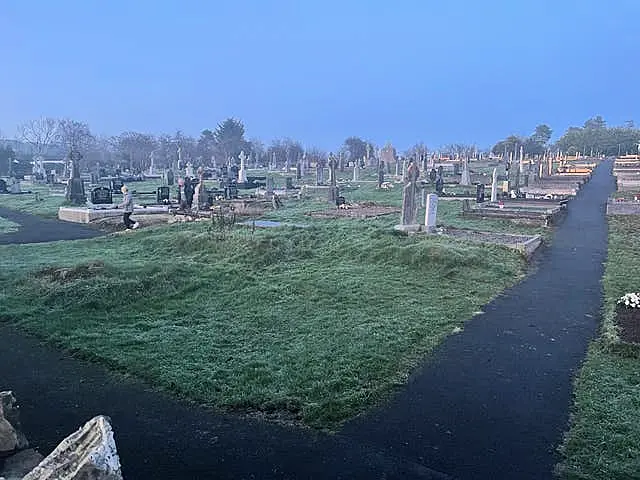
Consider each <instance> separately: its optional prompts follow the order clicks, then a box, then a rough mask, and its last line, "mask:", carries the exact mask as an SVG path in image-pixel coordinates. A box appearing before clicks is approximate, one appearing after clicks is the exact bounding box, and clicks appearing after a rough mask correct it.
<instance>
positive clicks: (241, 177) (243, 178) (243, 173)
mask: <svg viewBox="0 0 640 480" xmlns="http://www.w3.org/2000/svg"><path fill="white" fill-rule="evenodd" d="M239 158H240V170H239V171H238V183H247V167H246V161H247V156H246V155H245V153H244V151H242V152H240V157H239Z"/></svg>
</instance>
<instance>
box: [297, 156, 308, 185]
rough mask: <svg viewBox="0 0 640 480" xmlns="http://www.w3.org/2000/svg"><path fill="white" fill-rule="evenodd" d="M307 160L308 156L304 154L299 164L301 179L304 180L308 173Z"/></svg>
mask: <svg viewBox="0 0 640 480" xmlns="http://www.w3.org/2000/svg"><path fill="white" fill-rule="evenodd" d="M306 163H307V160H306V158H305V157H304V156H303V157H302V160H300V162H299V163H298V165H300V180H302V179H303V178H304V176H305V175H306V174H307V165H306Z"/></svg>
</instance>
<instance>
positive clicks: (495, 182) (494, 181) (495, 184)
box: [491, 168, 498, 202]
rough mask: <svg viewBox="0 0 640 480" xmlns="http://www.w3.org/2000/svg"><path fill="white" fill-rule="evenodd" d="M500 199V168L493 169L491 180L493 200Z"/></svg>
mask: <svg viewBox="0 0 640 480" xmlns="http://www.w3.org/2000/svg"><path fill="white" fill-rule="evenodd" d="M497 200H498V169H497V168H494V169H493V179H492V180H491V201H492V202H496V201H497Z"/></svg>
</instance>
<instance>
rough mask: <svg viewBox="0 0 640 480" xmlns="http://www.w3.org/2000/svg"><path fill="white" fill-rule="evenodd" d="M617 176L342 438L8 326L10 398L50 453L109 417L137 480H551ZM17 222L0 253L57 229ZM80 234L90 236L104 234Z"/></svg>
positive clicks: (1, 329)
mask: <svg viewBox="0 0 640 480" xmlns="http://www.w3.org/2000/svg"><path fill="white" fill-rule="evenodd" d="M610 171H611V163H610V162H609V163H607V164H605V165H603V166H602V167H600V168H599V169H598V170H597V171H596V174H595V175H594V178H593V180H592V181H591V182H590V183H589V184H588V185H587V186H586V187H585V189H584V190H583V192H582V193H580V195H579V196H578V197H577V198H576V199H575V200H574V201H572V202H570V204H569V213H568V215H567V218H566V219H565V221H564V222H563V224H562V225H561V226H560V227H559V228H558V230H557V233H556V235H555V237H554V240H553V244H552V246H551V247H549V248H547V249H546V250H545V251H543V252H542V253H541V254H540V255H539V256H538V263H539V264H538V269H537V271H536V272H535V273H534V274H532V275H531V276H529V277H528V278H527V279H526V280H525V281H523V282H522V283H521V284H519V285H517V286H515V287H513V288H512V289H510V290H508V291H507V292H505V294H504V295H503V296H501V297H499V298H497V299H496V300H495V301H493V302H491V303H490V304H489V305H487V306H486V308H485V314H484V315H481V316H479V317H476V318H475V319H474V320H472V321H470V322H469V323H468V324H467V326H466V327H465V329H464V331H463V333H461V334H459V335H455V336H452V337H450V338H449V339H448V340H446V341H445V342H444V343H443V344H442V345H441V347H440V348H439V349H438V350H437V351H436V353H435V355H434V356H433V357H431V359H430V360H429V361H428V362H427V364H426V365H425V366H424V367H423V368H422V369H421V371H419V372H417V373H416V374H415V375H414V376H413V377H412V378H411V380H410V383H409V385H408V386H407V388H406V389H404V390H403V391H402V392H401V393H399V394H398V395H397V396H396V397H395V398H394V399H392V401H391V402H390V403H389V404H387V405H386V406H384V407H382V408H380V409H378V410H376V411H373V412H371V413H370V414H368V415H365V416H363V417H360V418H358V419H356V420H354V421H352V422H351V423H349V424H347V425H346V426H345V428H344V429H343V430H342V431H341V432H340V433H339V434H338V435H333V436H329V435H325V434H321V433H317V432H312V431H307V430H302V429H297V428H288V427H283V426H277V425H272V424H267V423H263V422H259V421H248V420H242V419H239V418H236V417H233V416H226V415H219V414H214V413H211V412H210V411H208V410H205V409H202V408H200V407H197V406H193V405H189V404H187V403H185V402H181V401H178V400H176V399H174V398H172V397H169V396H166V395H163V394H159V393H157V392H154V391H153V390H151V389H149V388H147V387H145V386H144V385H142V384H140V383H139V382H136V381H135V380H130V379H124V378H122V377H120V376H117V375H114V374H111V373H109V372H107V371H106V370H105V369H103V368H102V367H100V366H97V365H93V364H88V363H86V362H83V361H80V360H76V359H73V358H70V357H69V356H68V355H65V354H63V353H61V352H59V351H57V350H56V349H54V348H52V347H50V346H47V345H44V344H41V343H40V342H38V341H37V340H35V339H33V338H31V337H27V336H25V335H23V334H21V333H19V332H16V331H14V330H13V329H12V328H10V327H7V326H4V325H2V324H0V351H2V353H3V361H2V362H0V379H2V383H1V384H0V389H5V388H11V389H13V390H14V391H15V392H16V395H17V396H18V398H19V400H20V402H21V405H22V418H23V426H24V428H25V430H26V432H27V436H28V437H29V438H30V439H31V440H32V443H33V444H35V445H36V446H39V447H40V448H41V450H42V451H43V452H47V451H50V450H51V449H52V448H53V447H54V446H55V445H56V444H57V443H58V442H59V441H60V440H61V439H62V438H63V437H64V436H66V435H67V434H69V433H70V432H72V431H74V430H75V429H76V428H78V427H79V426H80V424H82V423H83V422H84V421H85V420H88V419H89V418H91V417H92V416H94V415H96V414H106V415H109V416H111V418H112V419H113V423H114V428H115V431H116V441H117V443H118V449H119V452H120V455H121V460H122V464H123V473H124V475H125V478H130V479H138V478H140V479H143V478H154V479H156V480H161V479H181V478H184V479H200V478H202V479H205V478H207V479H208V478H221V479H224V478H229V479H240V478H247V479H249V478H260V479H266V478H277V479H285V478H291V479H297V478H332V479H337V478H344V479H357V478H362V479H377V478H380V479H382V478H385V479H394V478H398V479H400V478H405V479H411V478H423V479H446V478H460V479H515V478H517V479H529V478H531V479H534V478H535V479H544V478H551V471H552V469H553V465H554V463H555V462H556V460H557V459H556V457H555V448H556V446H557V445H558V443H559V442H560V440H561V435H562V432H563V431H564V430H565V429H566V426H567V420H568V409H569V406H570V402H571V382H572V376H573V375H574V373H575V371H576V370H577V369H578V368H579V365H580V362H581V360H582V359H583V357H584V353H585V350H586V347H587V344H588V342H589V340H590V339H591V338H592V337H593V336H594V334H595V332H596V330H597V325H598V316H599V309H600V304H601V287H600V278H601V277H602V273H603V262H604V260H605V258H606V247H607V236H606V235H607V232H606V224H605V221H604V208H605V204H606V198H607V196H608V194H609V192H611V190H612V189H613V180H612V177H611V176H610ZM5 212H6V211H5V210H3V209H0V216H3V217H6V218H9V219H11V220H12V221H15V222H17V223H21V224H22V225H24V226H25V227H27V230H28V231H29V232H30V234H31V236H30V234H27V233H24V232H23V234H22V236H21V235H19V234H20V233H21V232H22V230H21V231H19V232H17V233H15V234H9V235H4V236H0V243H8V242H7V241H6V237H11V236H12V235H13V236H14V237H13V238H14V240H15V241H21V242H24V241H25V240H28V239H29V238H32V239H33V238H34V237H33V232H41V231H42V230H41V229H40V225H44V224H43V223H40V222H45V223H46V222H49V221H45V220H41V219H37V218H34V217H30V219H29V218H27V217H28V216H22V217H21V219H18V218H17V217H16V216H13V217H12V216H11V215H8V214H6V213H5ZM30 221H33V222H34V223H29V222H30ZM56 225H58V227H56V228H54V227H53V224H49V226H48V227H46V228H49V229H50V230H49V233H48V234H47V235H48V236H47V237H41V236H38V237H36V238H39V239H42V238H51V239H56V240H61V239H63V238H62V237H67V238H77V237H74V235H73V233H75V232H72V231H71V228H73V229H74V231H75V230H76V229H75V227H80V226H77V225H69V224H62V226H61V225H60V223H59V222H56ZM67 227H68V228H69V230H66V228H67ZM43 228H44V227H43ZM80 228H81V229H82V230H81V231H82V233H78V235H83V237H82V238H87V237H90V236H94V235H97V234H99V232H95V231H91V230H89V231H87V229H86V228H83V227H80ZM63 230H64V232H63ZM56 232H58V233H56ZM77 232H80V230H77ZM91 234H93V235H91ZM84 235H86V237H85V236H84ZM3 238H4V239H5V241H4V242H3V241H2V240H3ZM41 241H44V240H41ZM0 318H1V312H0ZM425 466H428V467H430V468H426V467H425ZM437 471H440V472H446V473H447V475H449V476H450V477H449V476H447V475H444V474H441V473H437Z"/></svg>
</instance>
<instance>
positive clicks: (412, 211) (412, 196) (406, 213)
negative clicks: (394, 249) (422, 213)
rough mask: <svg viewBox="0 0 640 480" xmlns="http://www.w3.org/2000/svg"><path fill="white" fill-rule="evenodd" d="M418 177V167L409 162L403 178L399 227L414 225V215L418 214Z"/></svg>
mask: <svg viewBox="0 0 640 480" xmlns="http://www.w3.org/2000/svg"><path fill="white" fill-rule="evenodd" d="M419 177H420V169H419V168H418V165H416V164H415V163H414V162H413V161H411V162H410V163H409V166H408V167H407V171H406V175H405V177H404V182H405V186H404V189H403V190H402V214H401V218H400V224H401V225H415V223H416V214H417V212H418V208H417V205H416V194H417V193H418V191H417V190H418V186H417V182H418V178H419Z"/></svg>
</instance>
